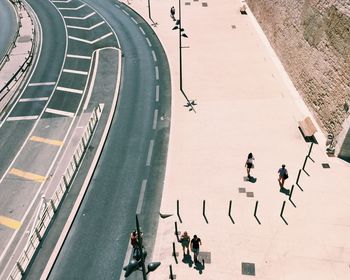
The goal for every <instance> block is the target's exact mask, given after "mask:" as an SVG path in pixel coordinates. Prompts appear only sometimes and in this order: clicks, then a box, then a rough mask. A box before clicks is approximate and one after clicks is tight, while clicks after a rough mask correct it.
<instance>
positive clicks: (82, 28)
mask: <svg viewBox="0 0 350 280" xmlns="http://www.w3.org/2000/svg"><path fill="white" fill-rule="evenodd" d="M102 24H105V22H104V21H101V22H99V23H96V24H95V25H93V26H90V27H82V26H76V25H67V28H71V29H80V30H92V29H94V28H96V27H98V26H100V25H102Z"/></svg>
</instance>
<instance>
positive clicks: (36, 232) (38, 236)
mask: <svg viewBox="0 0 350 280" xmlns="http://www.w3.org/2000/svg"><path fill="white" fill-rule="evenodd" d="M34 231H35V235H36V237H37V238H38V240H39V241H41V235H40V232H39V231H38V229H37V228H35V230H34Z"/></svg>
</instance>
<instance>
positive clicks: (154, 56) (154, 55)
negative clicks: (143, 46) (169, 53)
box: [152, 50, 157, 62]
mask: <svg viewBox="0 0 350 280" xmlns="http://www.w3.org/2000/svg"><path fill="white" fill-rule="evenodd" d="M152 55H153V60H154V62H157V56H156V53H155V52H154V50H152Z"/></svg>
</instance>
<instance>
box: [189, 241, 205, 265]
mask: <svg viewBox="0 0 350 280" xmlns="http://www.w3.org/2000/svg"><path fill="white" fill-rule="evenodd" d="M199 245H202V241H201V239H200V238H199V237H198V236H197V235H193V238H192V240H191V251H192V252H193V258H194V262H195V263H196V262H198V254H199Z"/></svg>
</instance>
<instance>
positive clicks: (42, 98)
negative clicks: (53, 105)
mask: <svg viewBox="0 0 350 280" xmlns="http://www.w3.org/2000/svg"><path fill="white" fill-rule="evenodd" d="M46 100H49V98H48V97H35V98H21V99H20V100H18V102H32V101H46Z"/></svg>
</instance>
